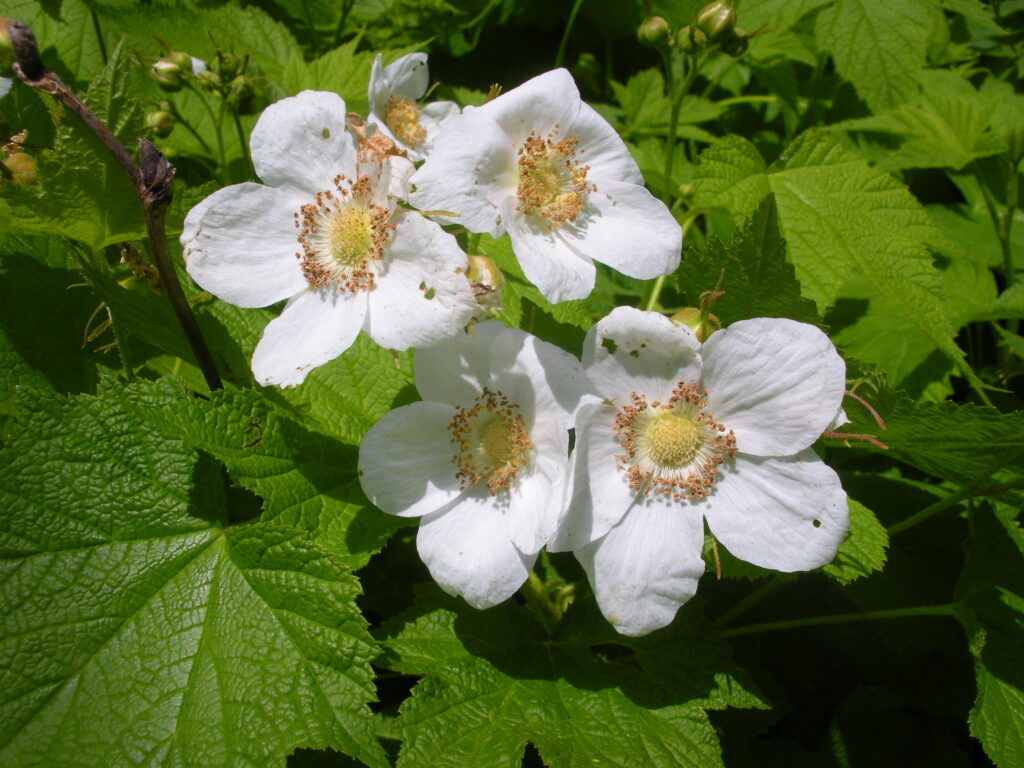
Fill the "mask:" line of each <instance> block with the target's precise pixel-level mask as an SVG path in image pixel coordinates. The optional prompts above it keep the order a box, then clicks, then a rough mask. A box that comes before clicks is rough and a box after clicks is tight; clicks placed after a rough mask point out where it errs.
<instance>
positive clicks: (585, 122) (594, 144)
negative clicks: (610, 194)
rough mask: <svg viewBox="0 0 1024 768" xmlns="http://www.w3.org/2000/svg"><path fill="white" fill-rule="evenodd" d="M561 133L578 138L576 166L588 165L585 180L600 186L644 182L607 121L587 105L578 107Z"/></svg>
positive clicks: (630, 156)
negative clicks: (574, 115)
mask: <svg viewBox="0 0 1024 768" xmlns="http://www.w3.org/2000/svg"><path fill="white" fill-rule="evenodd" d="M562 134H563V135H565V134H575V135H576V136H577V137H578V138H579V145H578V146H579V150H580V158H579V160H580V164H581V165H587V166H590V170H589V171H587V180H588V181H590V182H591V183H593V182H597V184H598V187H599V188H600V187H602V186H603V185H604V183H605V182H607V181H616V182H629V183H630V184H640V185H642V184H643V183H644V177H643V176H642V175H641V173H640V169H639V168H638V167H637V164H636V161H635V160H634V159H633V156H632V155H630V154H629V150H628V149H626V144H625V142H623V141H622V138H621V137H620V136H619V134H618V132H617V131H616V130H615V129H614V128H612V127H611V125H610V124H609V123H608V121H607V120H605V119H604V118H603V117H601V115H599V114H598V113H597V112H595V111H594V109H593V108H591V107H590V106H589V105H587V104H580V109H579V112H577V113H576V117H575V119H574V120H573V121H572V122H571V123H569V124H568V125H563V126H562Z"/></svg>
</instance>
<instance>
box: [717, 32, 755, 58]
mask: <svg viewBox="0 0 1024 768" xmlns="http://www.w3.org/2000/svg"><path fill="white" fill-rule="evenodd" d="M749 47H750V35H748V34H747V33H746V32H744V31H743V30H742V29H740V28H739V27H737V28H736V34H734V35H733V36H732V37H730V38H729V39H728V40H725V41H723V42H722V50H723V51H725V52H726V53H727V54H729V55H730V56H732V57H733V58H734V59H738V58H739V57H740V56H742V55H743V54H744V53H746V52H747V49H748V48H749Z"/></svg>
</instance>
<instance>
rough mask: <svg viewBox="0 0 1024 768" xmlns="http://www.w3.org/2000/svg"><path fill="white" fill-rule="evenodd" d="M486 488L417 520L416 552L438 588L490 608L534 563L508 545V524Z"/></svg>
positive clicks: (507, 594) (532, 557) (516, 585)
mask: <svg viewBox="0 0 1024 768" xmlns="http://www.w3.org/2000/svg"><path fill="white" fill-rule="evenodd" d="M493 499H494V497H492V496H491V495H490V493H489V492H488V491H487V490H486V489H484V490H482V491H481V490H480V489H472V490H471V491H468V492H467V493H466V494H465V495H464V496H463V497H461V498H460V499H459V500H458V501H456V502H454V503H453V504H452V505H451V506H450V507H448V508H446V509H445V510H443V511H439V512H435V513H434V514H432V515H428V516H427V517H424V518H423V519H422V520H421V521H420V530H419V534H418V535H417V536H416V548H417V549H418V550H419V553H420V557H421V558H422V560H423V562H424V563H426V566H427V568H428V569H430V575H431V576H433V577H434V581H436V582H437V583H438V584H439V585H440V586H441V588H442V589H443V590H444V591H445V592H448V593H449V594H453V595H460V596H462V597H463V598H465V599H466V601H467V602H468V603H469V604H470V605H472V606H474V607H476V608H490V607H491V606H492V605H497V604H498V603H500V602H502V601H503V600H506V599H508V598H509V597H511V596H512V594H513V593H514V592H515V591H516V590H517V589H519V587H520V586H522V584H523V582H524V581H526V579H527V577H528V576H529V575H530V569H531V568H533V564H534V562H535V561H536V560H537V556H536V555H524V554H522V553H521V552H520V551H519V550H518V549H516V547H515V545H514V544H513V543H512V540H511V537H510V535H509V531H508V520H507V517H506V516H505V515H503V514H502V512H501V510H500V509H498V508H497V507H496V506H495V504H494V501H493Z"/></svg>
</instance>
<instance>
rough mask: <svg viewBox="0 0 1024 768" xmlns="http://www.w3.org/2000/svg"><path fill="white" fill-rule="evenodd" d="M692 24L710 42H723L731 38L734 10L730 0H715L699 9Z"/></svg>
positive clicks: (734, 27) (733, 27)
mask: <svg viewBox="0 0 1024 768" xmlns="http://www.w3.org/2000/svg"><path fill="white" fill-rule="evenodd" d="M693 25H694V27H696V28H697V29H699V30H701V31H702V32H703V33H704V34H705V35H707V37H708V40H709V41H710V42H712V43H724V42H725V41H726V40H729V39H730V38H732V36H733V32H734V30H735V29H736V11H735V10H733V7H732V3H731V2H727V1H726V0H717V2H714V3H708V4H707V5H705V6H704V7H703V8H702V9H701V10H700V12H699V13H698V14H697V19H696V21H694V24H693Z"/></svg>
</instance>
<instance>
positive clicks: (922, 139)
mask: <svg viewBox="0 0 1024 768" xmlns="http://www.w3.org/2000/svg"><path fill="white" fill-rule="evenodd" d="M940 74H941V75H942V76H944V77H936V76H937V75H940ZM930 75H931V77H929V78H928V79H927V81H926V89H925V90H924V91H923V92H922V93H921V94H920V95H919V96H918V97H916V98H914V99H912V100H911V101H910V102H908V103H903V104H900V105H898V106H896V108H895V109H893V110H889V111H887V112H884V113H882V114H880V115H874V116H871V117H868V118H860V119H857V120H847V121H845V122H842V123H838V124H836V125H834V126H831V129H833V130H847V131H871V132H879V133H887V134H891V135H894V136H898V137H900V138H901V139H902V143H901V144H900V146H899V148H898V150H896V151H895V152H889V153H886V154H885V155H883V156H882V158H881V160H880V161H879V163H878V164H877V166H878V167H879V168H881V169H883V170H896V169H901V168H943V167H945V168H953V169H955V170H959V169H961V168H963V167H964V166H966V165H968V164H969V163H971V162H973V161H974V160H977V159H978V158H984V157H988V156H989V155H997V154H999V153H1002V152H1006V150H1007V144H1006V143H1005V141H1004V140H1002V138H1001V137H1000V136H999V135H997V134H996V133H995V132H994V131H993V123H994V119H995V110H996V99H995V98H992V97H988V96H987V94H982V93H978V92H977V91H975V90H974V89H973V88H972V87H971V86H970V83H968V81H966V80H963V79H962V78H958V77H956V76H955V75H952V74H951V73H945V72H943V73H930ZM950 81H952V83H950ZM957 81H958V82H957ZM964 86H966V88H965V87H964Z"/></svg>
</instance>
